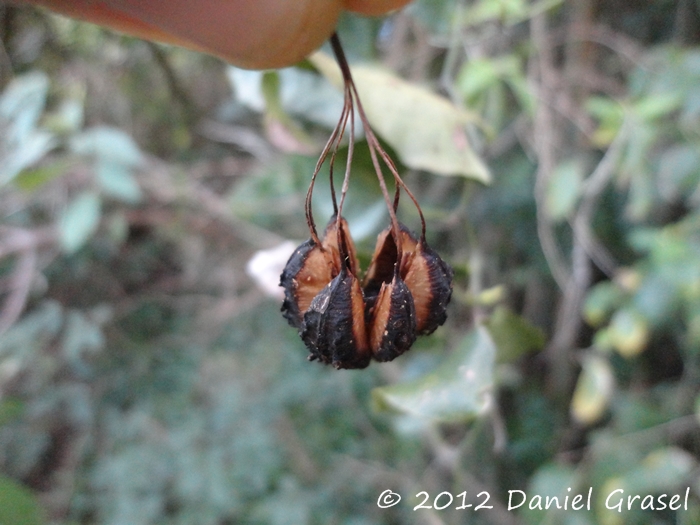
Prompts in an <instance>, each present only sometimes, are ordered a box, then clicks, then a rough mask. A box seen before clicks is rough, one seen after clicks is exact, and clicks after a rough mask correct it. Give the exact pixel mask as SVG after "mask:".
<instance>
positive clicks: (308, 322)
mask: <svg viewBox="0 0 700 525" xmlns="http://www.w3.org/2000/svg"><path fill="white" fill-rule="evenodd" d="M301 338H302V340H303V341H304V343H305V344H306V346H307V348H308V349H309V351H310V352H311V355H310V356H309V359H310V360H315V359H318V360H319V361H321V362H322V363H326V364H331V365H333V366H334V367H335V368H365V367H366V366H367V365H368V364H369V361H370V357H371V354H370V351H369V347H368V344H367V330H366V325H365V314H364V298H363V296H362V289H361V288H360V283H359V281H358V280H357V277H355V276H354V275H353V274H352V273H351V272H349V271H348V269H347V268H343V269H342V270H341V271H340V273H339V274H338V275H337V276H336V277H335V278H334V279H333V280H332V281H331V282H330V283H328V285H327V286H326V287H325V288H324V289H323V290H321V292H319V294H318V295H317V296H316V297H314V299H313V301H311V305H310V307H309V309H308V310H307V311H306V313H305V314H304V322H303V327H302V331H301Z"/></svg>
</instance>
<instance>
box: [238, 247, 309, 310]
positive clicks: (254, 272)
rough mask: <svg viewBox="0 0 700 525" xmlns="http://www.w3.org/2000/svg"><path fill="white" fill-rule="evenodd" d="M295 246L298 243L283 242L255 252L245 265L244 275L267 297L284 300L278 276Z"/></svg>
mask: <svg viewBox="0 0 700 525" xmlns="http://www.w3.org/2000/svg"><path fill="white" fill-rule="evenodd" d="M297 246H298V243H295V242H293V241H284V242H283V243H282V244H278V245H277V246H275V247H273V248H269V249H267V250H259V251H257V252H255V254H254V255H253V256H252V257H251V258H250V260H249V261H248V264H246V268H245V270H246V273H247V274H248V275H249V276H250V277H251V278H252V279H253V281H255V284H257V285H258V287H259V288H260V289H261V290H262V291H263V292H265V293H266V294H267V295H269V296H270V297H274V298H276V299H280V300H281V299H284V290H283V289H282V288H281V287H280V285H279V284H280V274H281V273H282V270H284V267H285V265H286V264H287V261H288V260H289V257H291V255H292V253H293V252H294V250H295V249H296V247H297Z"/></svg>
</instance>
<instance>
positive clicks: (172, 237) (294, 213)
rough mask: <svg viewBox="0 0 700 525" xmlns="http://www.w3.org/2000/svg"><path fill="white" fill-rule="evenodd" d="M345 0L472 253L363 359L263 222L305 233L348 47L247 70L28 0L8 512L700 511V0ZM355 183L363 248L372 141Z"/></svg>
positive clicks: (430, 199) (655, 517)
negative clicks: (342, 349) (345, 342)
mask: <svg viewBox="0 0 700 525" xmlns="http://www.w3.org/2000/svg"><path fill="white" fill-rule="evenodd" d="M339 32H340V36H341V39H342V40H343V42H344V44H345V46H346V50H347V52H348V55H349V57H350V59H351V62H352V63H353V64H355V65H359V64H370V65H371V68H369V69H362V68H359V69H358V71H357V82H358V85H360V86H361V96H363V98H366V99H367V100H368V102H367V105H368V106H370V105H371V106H372V107H373V111H372V114H371V116H370V118H371V119H372V122H373V124H374V125H375V126H376V128H377V130H378V131H379V132H380V134H381V136H382V139H383V140H385V141H386V144H387V147H388V149H389V151H390V152H391V154H392V156H393V157H394V158H395V159H396V160H397V162H398V163H399V166H400V169H401V171H402V173H405V179H406V181H407V183H408V184H409V186H410V187H411V188H412V189H413V190H414V192H415V193H416V195H417V196H418V198H419V200H420V202H421V204H422V205H423V207H424V211H425V212H426V216H427V218H428V222H429V224H428V238H429V242H430V243H431V245H432V246H433V247H434V248H436V249H437V250H438V251H439V252H440V253H441V255H442V256H443V258H444V259H445V260H447V261H449V262H450V264H451V265H452V266H453V267H454V269H455V273H456V277H455V283H454V285H455V289H454V294H453V300H452V303H451V305H450V309H449V319H448V321H447V323H446V325H445V326H444V327H442V328H441V329H439V330H438V332H436V333H435V334H434V335H433V336H431V337H428V338H421V339H420V340H419V342H418V343H417V344H416V345H415V347H414V348H413V350H412V351H411V352H410V353H409V354H406V355H405V356H402V357H401V358H400V359H398V360H396V361H395V362H392V363H389V364H385V365H378V364H373V365H372V366H371V367H370V368H368V369H366V370H362V371H335V370H333V369H331V368H329V367H322V366H320V365H318V364H317V363H308V362H306V360H305V358H306V354H307V352H306V350H305V348H304V346H303V343H302V342H301V341H300V340H299V338H298V336H297V334H296V333H295V332H294V330H293V329H291V328H290V327H289V326H287V323H286V322H285V321H284V319H283V318H282V317H281V315H280V312H279V308H280V300H279V298H276V297H274V294H275V293H278V292H277V290H276V288H277V284H278V279H279V270H280V269H281V266H282V265H284V263H285V262H286V260H285V259H286V257H287V255H288V253H289V251H288V250H289V248H287V251H286V252H285V251H284V248H282V249H281V250H277V251H273V252H262V254H261V253H258V252H259V251H260V250H269V249H272V248H275V247H278V246H279V245H281V244H284V243H285V242H287V243H289V241H291V242H292V244H291V246H294V243H298V242H300V241H302V240H304V239H305V238H306V237H307V236H308V231H307V229H306V224H305V220H304V216H303V198H304V194H305V191H306V186H307V184H308V181H309V177H310V174H311V172H312V170H313V166H314V164H315V160H316V158H315V156H317V155H318V152H319V151H320V148H321V147H322V145H323V143H324V142H325V140H326V139H327V137H328V134H329V132H330V129H331V128H332V126H333V125H334V123H335V121H336V120H337V118H338V116H339V112H340V107H341V98H340V92H339V91H338V90H337V88H336V87H335V86H334V85H333V84H332V83H331V82H329V81H328V80H326V76H329V74H328V71H326V70H325V69H327V68H325V67H323V64H324V62H323V60H322V59H323V57H321V58H318V57H317V59H315V60H312V61H311V62H307V63H304V64H300V66H299V67H296V68H289V69H286V70H282V71H279V72H265V73H261V72H250V71H242V70H236V69H234V68H231V67H228V66H227V65H226V64H223V63H221V62H220V61H218V60H216V59H213V58H211V57H206V56H201V55H198V54H195V53H192V52H188V51H184V50H182V49H177V48H171V47H165V46H161V45H156V44H151V43H146V42H143V41H139V40H135V39H131V38H127V37H123V36H119V35H115V34H113V33H109V32H107V31H104V30H101V29H100V28H97V27H95V26H92V25H87V24H81V23H78V22H75V21H72V20H69V19H65V18H61V17H57V16H54V15H52V14H50V13H48V12H45V11H39V10H35V9H30V8H25V7H17V6H10V5H7V4H0V37H1V39H2V47H1V48H0V88H1V90H0V130H1V131H0V396H1V397H0V470H1V472H2V474H0V523H3V524H8V525H10V524H13V525H14V524H46V523H54V524H66V525H68V524H92V523H94V524H97V523H99V524H103V523H104V524H110V525H117V524H119V525H121V524H124V525H141V524H143V525H146V524H192V523H196V524H198V525H215V524H216V525H224V524H234V523H235V524H239V523H241V524H272V525H282V524H340V523H343V524H351V525H370V524H398V523H417V524H431V525H432V524H445V525H451V524H458V523H475V524H499V525H517V524H522V525H529V524H533V525H534V524H551V525H555V524H566V525H594V524H601V525H618V524H623V523H625V524H633V525H636V524H638V525H652V524H653V525H666V524H668V525H671V524H678V525H693V524H697V523H700V464H699V461H700V426H699V417H700V189H699V188H700V185H699V183H700V3H699V2H698V1H697V0H654V1H651V2H648V1H641V0H633V1H631V0H576V1H573V0H570V1H565V0H417V1H416V2H414V3H413V4H412V5H411V6H410V7H409V8H408V9H406V10H405V11H403V12H401V13H399V14H396V15H394V16H392V17H390V18H387V19H381V20H379V19H361V18H357V17H353V16H346V17H344V18H343V19H342V21H341V23H340V27H339ZM397 85H400V86H402V87H405V85H409V86H413V87H415V88H416V89H415V90H413V91H410V96H409V97H408V98H406V97H403V98H401V97H396V95H395V93H396V86H397ZM363 93H364V95H363ZM395 98H399V99H400V100H398V102H396V104H398V111H396V108H395V107H394V106H395V105H396V104H388V103H386V102H385V101H394V99H395ZM370 99H371V101H370ZM383 108H384V109H383ZM391 108H393V109H394V110H393V111H392V110H391ZM450 126H452V128H451V127H450ZM455 126H456V128H455ZM406 129H410V130H411V133H412V137H413V138H414V142H413V143H411V144H409V145H407V144H406V143H405V142H402V134H401V131H402V130H403V131H405V130H406ZM450 129H457V135H458V136H457V138H456V139H454V140H457V139H459V140H457V144H458V145H460V147H458V148H453V150H454V151H453V150H450V148H449V147H445V149H440V150H434V149H431V150H430V151H427V149H428V148H427V147H423V146H422V144H423V143H426V144H427V143H430V141H431V139H432V138H434V137H435V136H436V134H440V133H445V130H450ZM446 136H447V137H448V139H449V138H450V137H451V136H450V135H449V134H447V135H446ZM452 138H454V137H452ZM443 143H445V141H443ZM423 150H426V151H423ZM412 154H415V155H412ZM421 154H423V155H421ZM341 156H342V155H341ZM416 156H417V157H420V159H419V160H416V158H415V157H416ZM486 166H488V169H487V168H486ZM489 179H490V183H488V184H484V182H487V181H488V180H489ZM321 180H324V177H322V178H321ZM324 186H325V185H324V184H321V185H320V187H319V191H318V193H317V197H318V198H317V199H316V202H315V206H316V210H317V211H316V213H317V214H318V217H319V219H318V221H319V223H320V224H323V223H324V222H325V220H326V217H328V216H329V215H330V210H331V208H330V205H329V203H328V191H327V189H326V188H325V187H324ZM324 192H325V193H324ZM346 215H347V217H348V219H349V221H350V223H351V226H352V230H353V235H354V236H355V238H356V240H357V242H358V248H359V250H360V255H361V260H362V261H363V262H364V264H365V267H366V264H367V261H368V259H369V257H370V254H371V251H372V249H373V247H374V246H373V244H374V241H373V238H374V237H375V236H376V234H377V232H378V231H379V230H381V229H382V228H383V227H384V226H385V225H386V224H387V221H388V218H387V216H386V213H385V211H383V205H382V203H381V198H380V193H379V190H378V187H377V183H376V178H375V176H374V174H373V171H372V170H371V165H370V161H369V156H368V154H367V150H366V148H365V144H364V142H361V141H360V142H358V145H357V146H356V153H355V162H354V169H353V177H352V183H351V189H350V195H349V203H348V207H347V214H346ZM401 217H402V219H403V221H404V222H405V223H407V224H408V225H409V226H410V227H411V228H413V229H418V218H417V215H416V213H415V211H414V210H412V209H411V208H410V207H408V206H406V207H404V208H402V209H401ZM288 246H289V245H288ZM256 253H258V256H257V258H253V257H254V256H255V254H256ZM567 488H571V492H567V490H566V489H567ZM589 488H592V494H593V500H592V508H591V509H590V511H587V510H582V511H568V512H565V511H563V510H561V511H557V510H551V509H550V510H549V511H539V510H536V509H535V510H529V509H527V506H528V505H527V504H526V505H523V506H522V507H521V508H519V509H518V510H517V511H510V512H509V511H508V509H507V495H508V490H514V489H519V490H523V491H526V492H527V493H528V495H530V496H532V495H535V494H539V495H542V496H545V495H549V496H560V497H562V496H565V495H567V494H574V493H582V494H584V495H585V494H587V492H588V490H589ZM686 488H689V494H690V497H689V504H688V509H687V510H681V511H677V512H676V511H671V510H670V509H665V510H656V511H650V510H646V511H642V510H640V507H639V505H638V504H637V505H636V506H635V509H633V510H630V511H627V510H624V511H623V512H621V513H620V512H617V511H611V510H607V509H605V504H604V503H605V502H604V500H605V497H606V496H607V494H608V493H609V492H611V491H612V490H615V489H623V490H624V491H625V495H628V494H641V495H646V494H652V495H659V494H664V493H666V494H675V493H679V494H684V493H685V490H686ZM385 489H392V490H394V491H395V492H398V493H400V494H401V495H402V496H403V500H402V501H401V503H399V504H398V505H396V506H394V507H392V508H389V509H380V508H378V506H377V498H378V497H379V494H380V493H381V492H382V491H384V490H385ZM419 491H427V492H428V494H429V495H430V499H429V500H428V501H427V502H426V505H433V504H434V503H435V506H437V507H439V506H442V505H445V504H446V503H447V500H448V497H447V496H442V497H441V499H440V500H439V501H438V502H434V499H435V497H436V496H437V495H438V494H440V493H441V492H443V491H448V492H450V493H451V494H452V495H453V496H454V497H455V503H454V504H452V505H449V506H448V507H447V508H445V509H443V510H436V509H435V508H433V509H421V510H417V511H414V510H413V508H414V506H416V505H417V504H419V503H420V502H421V501H422V498H417V497H416V494H417V493H418V492H419ZM463 491H467V496H466V498H467V499H466V501H467V502H471V503H478V502H480V501H482V499H483V496H482V498H481V499H477V497H476V495H477V494H478V493H480V492H482V491H487V492H488V493H489V494H490V496H491V498H490V501H489V504H490V505H492V506H493V508H492V509H488V510H481V511H477V512H475V511H474V510H473V509H467V510H456V509H455V507H457V506H459V505H460V504H461V503H463V501H462V498H461V497H458V494H460V493H461V492H463Z"/></svg>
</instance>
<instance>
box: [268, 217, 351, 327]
mask: <svg viewBox="0 0 700 525" xmlns="http://www.w3.org/2000/svg"><path fill="white" fill-rule="evenodd" d="M338 225H340V238H341V239H342V240H343V246H344V251H345V252H346V254H347V255H346V256H345V259H346V261H345V263H346V264H348V265H349V267H350V270H351V271H352V272H353V273H355V274H356V272H357V267H358V262H357V256H356V255H355V246H354V244H353V243H352V239H351V238H350V234H349V227H348V223H347V221H346V220H345V219H344V218H342V217H341V218H340V221H336V219H335V217H332V218H331V220H330V221H329V222H328V225H327V226H326V229H325V231H324V234H323V240H322V241H321V245H320V246H319V245H318V244H317V243H316V242H314V240H313V239H309V240H308V241H306V242H303V243H302V244H300V245H299V247H297V249H296V250H294V253H293V254H292V255H291V256H290V258H289V260H288V261H287V265H286V266H285V268H284V271H283V272H282V275H281V276H280V286H282V287H283V288H284V302H283V303H282V315H283V316H284V318H285V319H287V322H289V324H290V325H292V326H293V327H294V328H296V329H297V330H302V328H303V326H302V325H303V322H304V313H305V312H306V311H307V310H308V309H309V306H311V301H312V300H313V298H314V297H316V295H318V293H319V292H320V291H321V290H322V289H323V287H324V286H326V285H327V284H328V283H329V282H331V279H333V278H334V277H335V276H336V275H338V273H340V269H341V267H342V265H343V261H341V255H340V249H339V247H338V239H339V235H338V234H339V232H338Z"/></svg>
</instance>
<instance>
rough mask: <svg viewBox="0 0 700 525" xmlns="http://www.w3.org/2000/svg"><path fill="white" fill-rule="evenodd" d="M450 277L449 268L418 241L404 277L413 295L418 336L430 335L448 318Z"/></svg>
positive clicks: (425, 244)
mask: <svg viewBox="0 0 700 525" xmlns="http://www.w3.org/2000/svg"><path fill="white" fill-rule="evenodd" d="M452 276H453V272H452V268H450V266H449V265H448V264H447V263H446V262H445V261H443V260H442V259H441V258H440V256H439V255H438V254H437V253H436V252H435V251H434V250H432V249H431V248H430V247H429V246H428V245H427V243H426V242H425V241H424V240H423V239H421V241H420V242H419V243H418V246H417V247H416V250H415V252H414V253H413V257H412V258H411V260H410V263H409V265H408V266H407V268H406V270H405V275H404V276H403V277H404V281H405V282H406V286H408V289H409V290H411V294H412V295H413V303H414V307H415V310H416V332H417V333H418V335H425V334H432V333H433V332H434V331H435V329H436V328H437V327H438V326H440V325H441V324H443V323H444V322H445V319H447V304H448V303H449V302H450V297H451V296H452Z"/></svg>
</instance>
